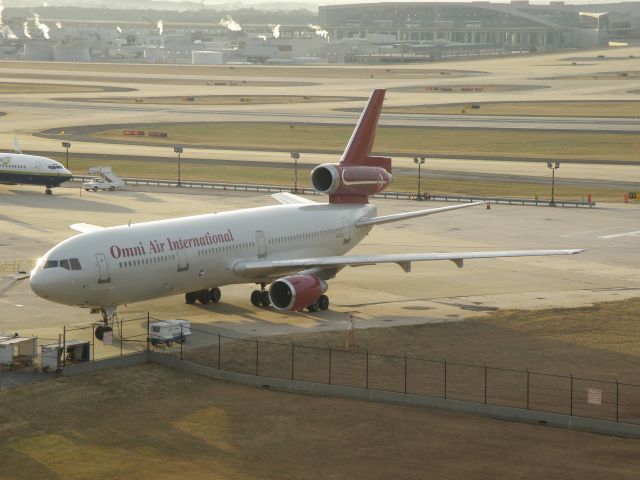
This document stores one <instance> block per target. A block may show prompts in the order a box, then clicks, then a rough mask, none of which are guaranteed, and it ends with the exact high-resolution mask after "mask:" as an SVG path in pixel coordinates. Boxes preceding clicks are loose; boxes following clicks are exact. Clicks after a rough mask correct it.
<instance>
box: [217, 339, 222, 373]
mask: <svg viewBox="0 0 640 480" xmlns="http://www.w3.org/2000/svg"><path fill="white" fill-rule="evenodd" d="M221 358H222V341H221V340H220V332H218V370H222V368H221V367H220V365H221V361H220V360H221Z"/></svg>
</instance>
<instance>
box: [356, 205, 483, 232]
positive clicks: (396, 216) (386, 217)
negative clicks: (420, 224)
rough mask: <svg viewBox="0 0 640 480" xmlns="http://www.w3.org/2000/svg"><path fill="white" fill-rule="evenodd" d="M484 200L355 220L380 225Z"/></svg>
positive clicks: (361, 223) (365, 223)
mask: <svg viewBox="0 0 640 480" xmlns="http://www.w3.org/2000/svg"><path fill="white" fill-rule="evenodd" d="M484 204H485V202H472V203H463V204H461V205H452V206H450V207H438V208H429V209H427V210H416V211H413V212H405V213H394V214H392V215H383V216H381V217H372V218H362V219H360V220H358V221H357V222H356V227H366V226H367V225H380V224H382V223H390V222H399V221H401V220H408V219H409V218H416V217H424V216H425V215H433V214H435V213H442V212H448V211H449V210H457V209H459V208H467V207H475V206H478V205H484Z"/></svg>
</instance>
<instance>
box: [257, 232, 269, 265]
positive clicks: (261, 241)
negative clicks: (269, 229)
mask: <svg viewBox="0 0 640 480" xmlns="http://www.w3.org/2000/svg"><path fill="white" fill-rule="evenodd" d="M256 246H257V247H258V258H264V257H266V256H267V241H266V240H265V238H264V232H263V231H262V230H258V231H256Z"/></svg>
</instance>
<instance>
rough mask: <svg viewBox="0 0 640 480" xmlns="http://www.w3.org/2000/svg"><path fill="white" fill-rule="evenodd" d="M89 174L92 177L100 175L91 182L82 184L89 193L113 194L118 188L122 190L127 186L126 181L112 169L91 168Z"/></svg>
mask: <svg viewBox="0 0 640 480" xmlns="http://www.w3.org/2000/svg"><path fill="white" fill-rule="evenodd" d="M89 173H90V174H92V175H98V176H96V177H94V178H92V179H91V180H90V181H88V182H85V183H83V184H82V188H84V189H85V190H86V191H87V192H88V191H90V190H93V191H94V192H97V191H98V190H108V191H111V192H113V191H114V190H115V189H116V188H122V187H124V186H125V182H124V180H122V179H121V178H120V177H119V176H118V175H116V174H115V173H114V172H113V170H111V167H89Z"/></svg>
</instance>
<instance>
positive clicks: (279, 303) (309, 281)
mask: <svg viewBox="0 0 640 480" xmlns="http://www.w3.org/2000/svg"><path fill="white" fill-rule="evenodd" d="M326 291H327V284H326V282H324V281H322V280H320V279H318V278H316V277H315V276H314V275H290V276H288V277H284V278H281V279H279V280H276V281H275V282H273V283H272V284H271V287H270V288H269V298H270V299H271V304H272V305H273V306H274V307H276V308H277V309H278V310H293V311H298V310H302V309H303V308H305V307H307V306H309V305H311V304H313V303H315V302H317V301H318V299H319V298H320V296H321V295H322V294H323V293H324V292H326Z"/></svg>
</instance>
